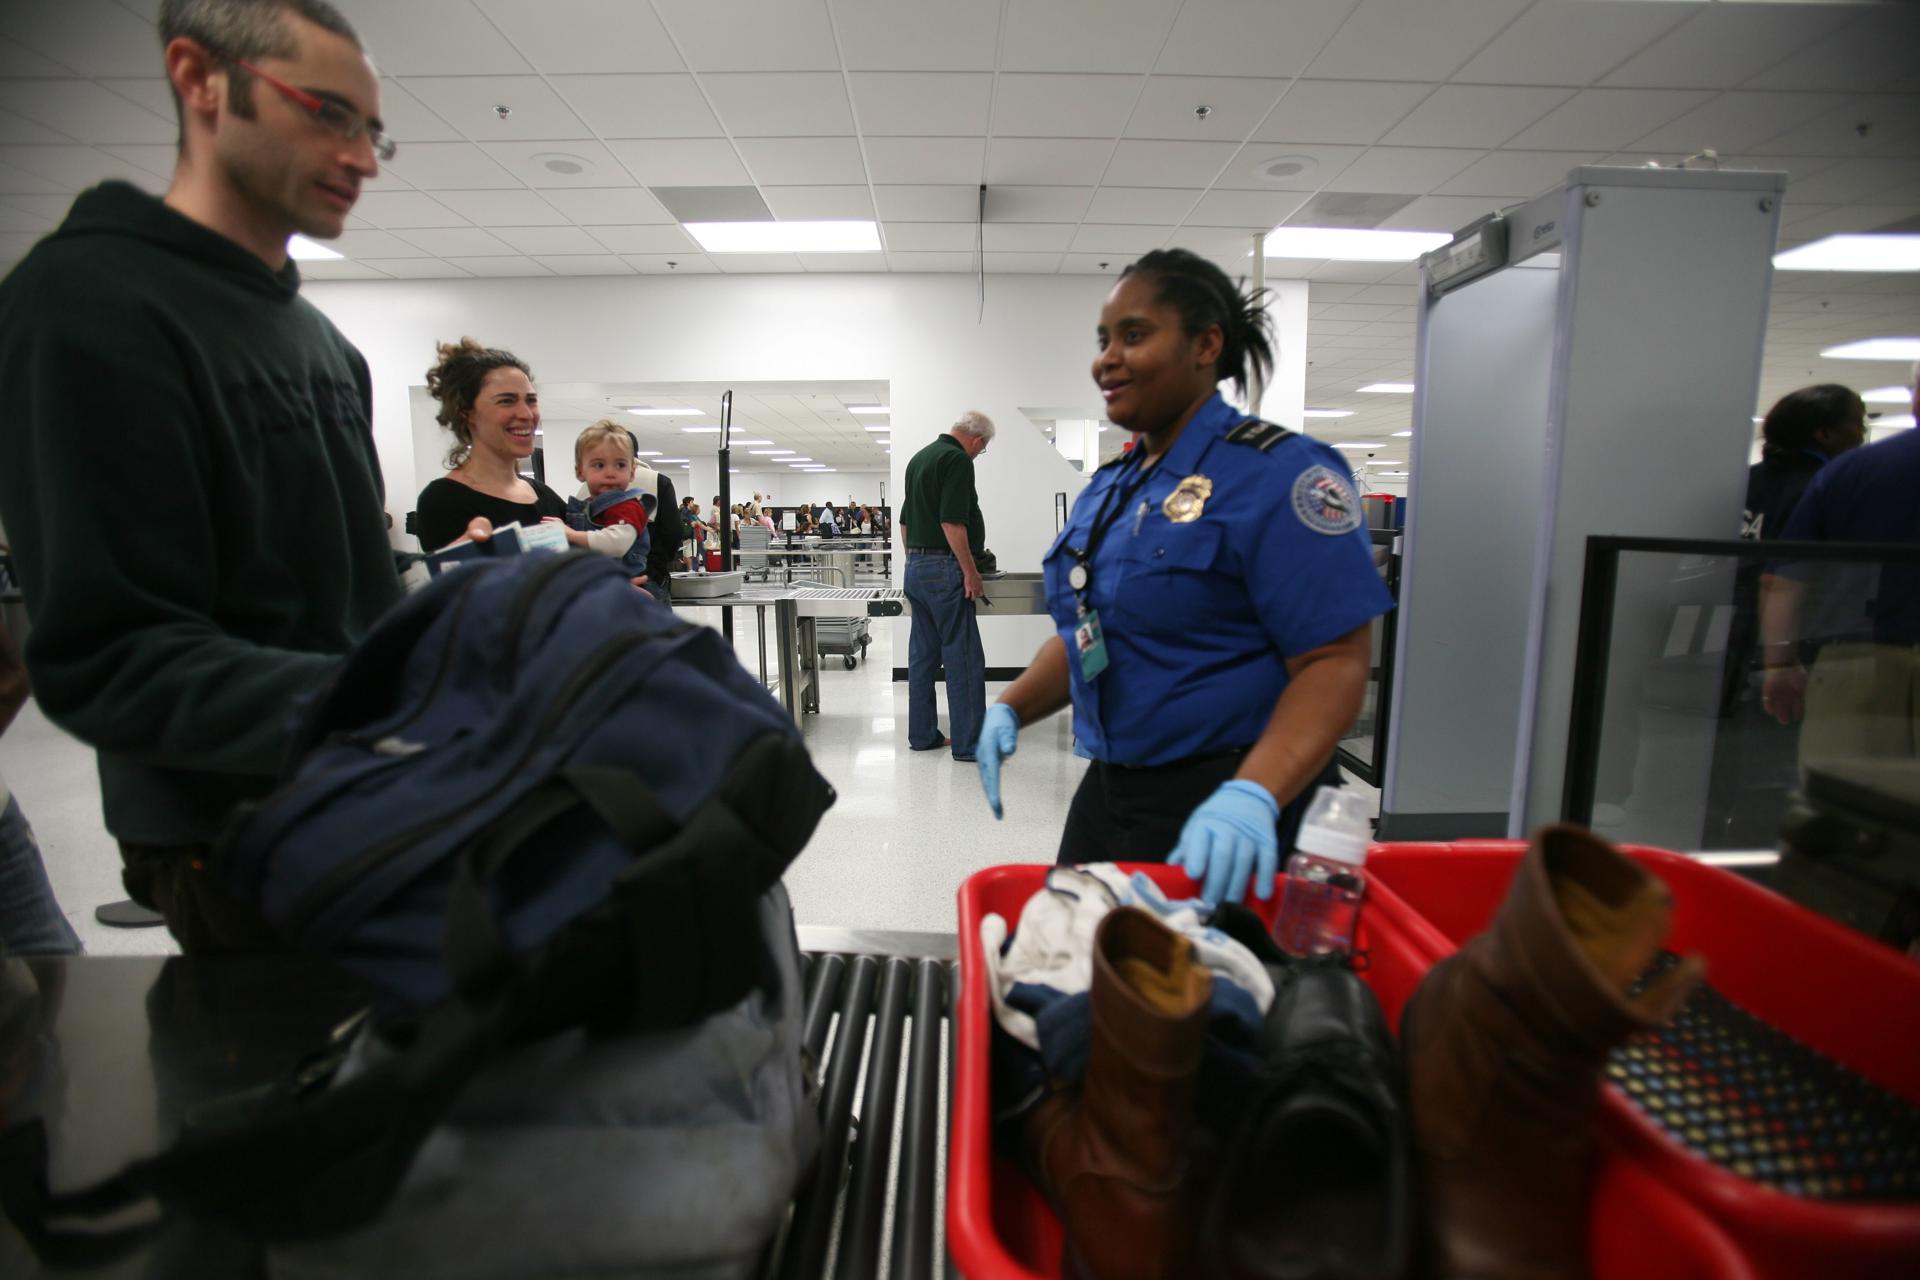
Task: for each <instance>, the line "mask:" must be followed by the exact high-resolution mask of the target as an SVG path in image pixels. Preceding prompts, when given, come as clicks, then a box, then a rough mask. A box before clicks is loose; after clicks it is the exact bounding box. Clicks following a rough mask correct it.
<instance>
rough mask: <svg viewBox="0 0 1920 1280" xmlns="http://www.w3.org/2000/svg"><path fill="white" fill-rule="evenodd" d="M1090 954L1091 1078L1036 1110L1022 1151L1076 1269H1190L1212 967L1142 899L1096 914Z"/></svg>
mask: <svg viewBox="0 0 1920 1280" xmlns="http://www.w3.org/2000/svg"><path fill="white" fill-rule="evenodd" d="M1093 952H1094V954H1093V989H1092V991H1091V993H1090V1000H1091V1013H1092V1034H1091V1042H1090V1044H1089V1047H1088V1053H1087V1074H1086V1078H1085V1079H1084V1080H1083V1081H1082V1082H1081V1085H1080V1088H1079V1089H1078V1090H1077V1091H1063V1092H1061V1093H1056V1094H1054V1095H1053V1096H1052V1097H1050V1098H1048V1099H1047V1100H1046V1101H1045V1102H1043V1103H1041V1104H1040V1106H1039V1107H1038V1108H1037V1109H1036V1110H1035V1112H1034V1114H1033V1117H1032V1119H1030V1120H1029V1121H1028V1124H1027V1151H1028V1153H1029V1155H1030V1156H1031V1158H1032V1161H1033V1165H1034V1169H1035V1173H1036V1176H1037V1179H1038V1181H1039V1183H1040V1186H1041V1189H1042V1190H1044V1191H1045V1192H1046V1193H1047V1197H1048V1198H1049V1199H1050V1200H1052V1202H1053V1205H1054V1208H1055V1209H1056V1210H1057V1211H1058V1212H1059V1214H1060V1222H1061V1225H1062V1226H1063V1227H1065V1228H1066V1232H1067V1273H1068V1274H1069V1275H1073V1276H1085V1277H1090V1278H1091V1280H1166V1278H1167V1277H1172V1276H1180V1275H1185V1274H1187V1273H1188V1271H1187V1268H1188V1259H1189V1249H1188V1245H1189V1241H1190V1239H1191V1231H1192V1223H1193V1217H1194V1214H1193V1206H1192V1204H1191V1203H1190V1201H1189V1197H1188V1187H1187V1176H1186V1175H1187V1138H1188V1131H1189V1129H1190V1128H1191V1124H1192V1120H1193V1089H1194V1079H1195V1076H1196V1073H1197V1072H1198V1070H1199V1066H1200V1051H1201V1047H1202V1044H1203V1042H1204V1041H1205V1038H1206V1029H1207V1001H1208V999H1209V998H1210V997H1211V995H1212V993H1213V976H1212V975H1211V974H1209V973H1208V972H1207V971H1206V970H1205V969H1204V968H1202V967H1200V966H1198V965H1196V964H1195V963H1194V961H1193V944H1192V943H1190V942H1188V941H1187V940H1186V939H1185V938H1183V937H1181V936H1180V935H1179V934H1177V933H1175V932H1173V931H1172V930H1171V929H1169V928H1167V927H1166V926H1165V925H1163V924H1161V923H1160V921H1158V920H1156V919H1155V918H1154V917H1153V916H1152V915H1150V914H1148V913H1147V912H1145V911H1142V910H1140V909H1139V908H1137V907H1122V908H1120V909H1119V910H1117V911H1114V912H1113V913H1112V914H1111V915H1109V916H1108V917H1107V918H1106V919H1105V920H1103V921H1101V922H1100V929H1099V932H1097V933H1096V934H1095V935H1094V941H1093Z"/></svg>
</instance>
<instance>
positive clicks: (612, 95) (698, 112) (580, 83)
mask: <svg viewBox="0 0 1920 1280" xmlns="http://www.w3.org/2000/svg"><path fill="white" fill-rule="evenodd" d="M552 83H553V87H554V88H555V89H556V90H558V91H559V93H560V96H561V97H562V98H564V99H565V100H566V102H567V104H568V105H569V106H571V107H572V108H573V109H574V111H575V112H577V113H578V114H579V116H580V118H581V119H582V120H584V121H586V122H587V125H588V127H589V128H591V129H592V130H593V131H594V132H595V133H596V134H598V135H600V136H601V137H602V138H717V137H719V136H720V135H721V134H722V133H724V132H725V130H723V129H721V127H720V121H719V120H718V119H717V118H715V116H714V114H713V111H712V110H711V109H710V108H709V107H708V106H707V100H706V98H705V97H703V96H702V95H701V93H700V86H699V85H698V84H696V83H695V82H694V79H693V77H692V76H688V75H595V76H555V77H553V81H552Z"/></svg>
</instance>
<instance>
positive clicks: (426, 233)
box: [400, 227, 513, 258]
mask: <svg viewBox="0 0 1920 1280" xmlns="http://www.w3.org/2000/svg"><path fill="white" fill-rule="evenodd" d="M400 238H401V239H402V240H405V241H406V242H407V243H408V244H411V245H413V246H415V247H416V248H418V249H421V250H423V251H425V252H427V253H430V254H432V255H433V256H434V257H436V258H495V257H500V256H503V255H505V254H510V253H512V252H513V248H512V247H511V246H510V245H508V244H507V242H506V241H504V240H502V239H501V238H500V237H499V236H496V235H494V234H493V233H492V232H491V231H485V230H482V229H481V228H479V227H423V228H420V229H419V230H415V231H403V232H401V233H400Z"/></svg>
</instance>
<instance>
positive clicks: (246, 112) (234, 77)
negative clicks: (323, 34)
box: [156, 0, 366, 119]
mask: <svg viewBox="0 0 1920 1280" xmlns="http://www.w3.org/2000/svg"><path fill="white" fill-rule="evenodd" d="M289 13H290V14H293V15H294V16H295V17H299V18H305V19H306V20H307V21H308V22H311V23H312V24H313V25H314V26H316V27H319V28H320V29H321V30H323V31H331V32H333V34H335V35H337V36H339V37H341V38H342V39H344V40H346V41H347V42H348V43H349V44H351V45H352V46H353V47H354V48H356V49H359V50H361V51H362V52H365V50H366V47H365V46H364V45H362V44H361V43H360V36H359V34H358V33H357V32H356V31H354V29H353V24H352V23H350V22H348V21H347V20H346V18H345V17H344V16H343V15H342V14H341V12H340V11H339V10H338V9H336V8H334V7H333V6H332V5H331V4H328V3H327V0H161V5H160V20H159V22H158V23H157V24H156V25H158V27H159V29H160V46H161V47H162V48H165V47H166V46H167V45H168V44H170V43H172V42H173V40H174V39H176V38H177V37H179V36H186V37H187V38H188V39H190V40H192V41H194V43H196V44H198V45H200V46H201V47H203V48H204V49H206V50H207V52H209V53H211V54H213V56H214V57H216V58H219V59H220V60H221V61H222V62H225V63H227V64H228V67H227V76H228V94H227V101H228V102H229V103H231V104H232V106H233V109H234V112H235V114H237V115H240V116H242V117H245V118H247V119H251V118H252V117H253V108H252V105H251V101H250V98H249V92H250V89H251V86H252V84H253V77H252V76H251V75H249V74H248V73H247V71H246V70H245V68H242V67H236V66H233V65H232V64H233V63H235V62H258V61H260V59H262V58H284V57H287V56H289V55H291V54H292V53H293V51H294V41H293V37H294V33H293V32H292V31H290V30H289V29H288V28H287V26H286V24H285V23H283V22H282V21H281V16H282V15H283V14H289ZM179 109H180V96H179V94H177V93H176V94H175V95H174V110H175V112H176V114H177V113H178V112H179Z"/></svg>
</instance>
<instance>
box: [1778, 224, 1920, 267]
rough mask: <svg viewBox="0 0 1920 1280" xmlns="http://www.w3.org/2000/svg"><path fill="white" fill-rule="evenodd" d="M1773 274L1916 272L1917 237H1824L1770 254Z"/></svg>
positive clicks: (1919, 260) (1919, 238) (1919, 248)
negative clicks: (1804, 272) (1798, 272)
mask: <svg viewBox="0 0 1920 1280" xmlns="http://www.w3.org/2000/svg"><path fill="white" fill-rule="evenodd" d="M1773 269H1774V270H1775V271H1920V235H1915V234H1911V233H1902V234H1897V235H1871V236H1868V235H1853V236H1828V237H1827V238H1826V239H1824V240H1815V241H1814V242H1813V243H1812V244H1803V245H1801V246H1800V247H1799V248H1798V249H1789V250H1787V251H1786V252H1785V253H1776V254H1774V255H1773Z"/></svg>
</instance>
